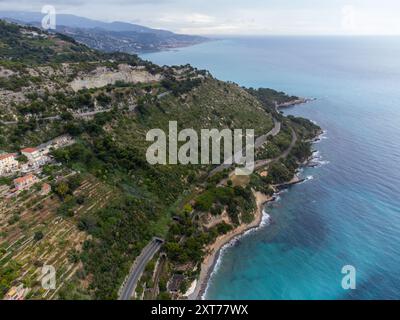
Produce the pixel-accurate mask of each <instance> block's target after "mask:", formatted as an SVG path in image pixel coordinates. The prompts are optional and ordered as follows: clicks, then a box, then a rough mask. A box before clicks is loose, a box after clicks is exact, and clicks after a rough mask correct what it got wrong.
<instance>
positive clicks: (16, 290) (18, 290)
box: [4, 284, 29, 300]
mask: <svg viewBox="0 0 400 320" xmlns="http://www.w3.org/2000/svg"><path fill="white" fill-rule="evenodd" d="M28 292H29V289H28V288H24V286H23V285H22V284H21V285H19V286H17V287H12V288H11V289H10V290H9V291H8V292H7V293H6V295H5V296H4V300H24V299H25V297H26V295H27V294H28Z"/></svg>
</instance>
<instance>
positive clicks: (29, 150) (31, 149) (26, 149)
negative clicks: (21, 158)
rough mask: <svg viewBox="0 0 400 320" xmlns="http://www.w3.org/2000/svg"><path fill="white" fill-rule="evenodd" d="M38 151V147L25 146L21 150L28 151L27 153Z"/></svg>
mask: <svg viewBox="0 0 400 320" xmlns="http://www.w3.org/2000/svg"><path fill="white" fill-rule="evenodd" d="M36 151H38V149H36V148H25V149H22V150H21V152H26V153H33V152H36Z"/></svg>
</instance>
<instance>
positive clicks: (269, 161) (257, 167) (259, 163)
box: [254, 128, 297, 170]
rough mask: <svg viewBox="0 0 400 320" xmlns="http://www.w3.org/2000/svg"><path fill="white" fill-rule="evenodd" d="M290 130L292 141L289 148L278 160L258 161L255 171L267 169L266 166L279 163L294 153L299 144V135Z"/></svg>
mask: <svg viewBox="0 0 400 320" xmlns="http://www.w3.org/2000/svg"><path fill="white" fill-rule="evenodd" d="M290 129H291V131H292V141H291V142H290V145H289V147H288V148H287V149H286V150H285V151H284V152H282V154H281V155H280V156H279V157H276V158H273V159H265V160H258V161H256V164H255V166H254V170H257V169H260V168H262V167H265V166H266V165H269V164H270V163H272V162H275V161H278V160H280V159H283V158H286V157H287V156H288V155H289V153H290V151H292V149H293V147H294V145H295V144H296V142H297V134H296V132H295V131H294V130H293V129H292V128H290Z"/></svg>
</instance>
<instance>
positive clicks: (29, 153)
mask: <svg viewBox="0 0 400 320" xmlns="http://www.w3.org/2000/svg"><path fill="white" fill-rule="evenodd" d="M21 153H22V154H23V155H24V156H26V157H27V158H28V161H29V162H36V161H38V160H39V159H40V157H41V154H40V151H39V149H37V148H25V149H22V150H21Z"/></svg>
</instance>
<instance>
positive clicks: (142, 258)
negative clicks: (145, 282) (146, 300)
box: [118, 238, 164, 300]
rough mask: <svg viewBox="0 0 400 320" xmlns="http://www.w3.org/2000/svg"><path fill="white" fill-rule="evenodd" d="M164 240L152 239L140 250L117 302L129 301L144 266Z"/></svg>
mask: <svg viewBox="0 0 400 320" xmlns="http://www.w3.org/2000/svg"><path fill="white" fill-rule="evenodd" d="M163 243H164V240H162V239H160V238H153V240H152V241H151V242H150V243H149V244H148V245H147V246H146V247H144V249H143V250H142V252H141V253H140V255H139V256H138V257H137V258H136V260H135V262H134V263H133V265H132V268H131V271H130V273H129V275H128V277H127V279H125V282H124V283H123V285H122V288H121V290H120V294H119V298H118V299H119V300H130V299H131V297H132V296H133V293H134V292H135V289H136V285H137V282H138V281H139V279H140V277H141V275H142V273H143V271H144V269H145V268H146V265H147V264H148V263H149V262H150V260H151V259H152V258H153V256H154V255H155V254H156V252H157V251H158V250H160V248H161V246H162V244H163Z"/></svg>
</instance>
